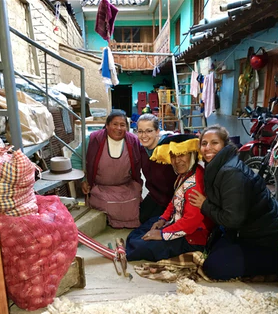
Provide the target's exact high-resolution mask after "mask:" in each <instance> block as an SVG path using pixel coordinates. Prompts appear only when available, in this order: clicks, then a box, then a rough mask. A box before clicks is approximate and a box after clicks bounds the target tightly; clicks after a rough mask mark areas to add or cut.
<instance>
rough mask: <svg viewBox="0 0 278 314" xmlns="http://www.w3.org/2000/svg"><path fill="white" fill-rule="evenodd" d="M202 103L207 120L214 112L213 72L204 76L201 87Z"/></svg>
mask: <svg viewBox="0 0 278 314" xmlns="http://www.w3.org/2000/svg"><path fill="white" fill-rule="evenodd" d="M202 97H203V102H204V104H205V107H204V113H205V117H206V118H208V117H209V116H210V115H211V114H212V112H213V111H214V110H215V84H214V72H212V73H210V74H208V75H206V76H205V79H204V87H203V94H202Z"/></svg>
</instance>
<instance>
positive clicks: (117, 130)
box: [106, 116, 127, 141]
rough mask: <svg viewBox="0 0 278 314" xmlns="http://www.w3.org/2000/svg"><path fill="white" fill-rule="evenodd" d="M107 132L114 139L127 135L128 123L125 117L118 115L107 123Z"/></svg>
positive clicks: (120, 138) (117, 139)
mask: <svg viewBox="0 0 278 314" xmlns="http://www.w3.org/2000/svg"><path fill="white" fill-rule="evenodd" d="M106 130H107V134H108V135H109V136H110V137H111V138H112V139H113V140H114V141H120V140H122V139H123V138H124V137H125V133H126V130H127V124H126V121H125V118H124V117H120V116H117V117H115V118H113V119H112V120H111V121H110V122H109V124H108V125H106Z"/></svg>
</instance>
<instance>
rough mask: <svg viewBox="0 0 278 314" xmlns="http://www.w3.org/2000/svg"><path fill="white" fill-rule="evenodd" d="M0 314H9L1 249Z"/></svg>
mask: <svg viewBox="0 0 278 314" xmlns="http://www.w3.org/2000/svg"><path fill="white" fill-rule="evenodd" d="M0 313H1V314H9V309H8V300H7V294H6V287H5V278H4V272H3V264H2V255H1V249H0Z"/></svg>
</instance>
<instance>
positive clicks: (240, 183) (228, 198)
mask: <svg viewBox="0 0 278 314" xmlns="http://www.w3.org/2000/svg"><path fill="white" fill-rule="evenodd" d="M205 192H206V195H207V199H206V200H205V202H204V203H203V205H202V209H201V211H202V213H203V214H204V215H206V216H208V217H210V218H211V219H212V220H213V221H214V222H215V223H217V224H218V225H221V226H223V227H224V229H225V231H226V233H227V235H228V236H229V237H231V238H233V239H234V240H235V241H243V242H245V243H247V244H250V245H251V244H253V245H260V246H265V247H273V248H275V247H276V248H278V202H277V201H276V200H275V199H273V198H271V195H270V191H269V190H268V189H267V188H266V185H265V182H264V180H263V179H262V178H261V177H260V176H259V175H256V174H254V172H253V171H252V170H251V169H250V168H249V167H248V166H246V165H245V164H244V163H243V162H242V161H241V160H239V158H238V156H237V152H236V148H234V147H233V146H230V145H228V146H226V147H224V148H223V149H222V150H221V151H220V152H219V153H218V154H217V155H216V156H215V157H214V158H213V160H212V161H211V162H210V163H209V164H207V165H206V168H205Z"/></svg>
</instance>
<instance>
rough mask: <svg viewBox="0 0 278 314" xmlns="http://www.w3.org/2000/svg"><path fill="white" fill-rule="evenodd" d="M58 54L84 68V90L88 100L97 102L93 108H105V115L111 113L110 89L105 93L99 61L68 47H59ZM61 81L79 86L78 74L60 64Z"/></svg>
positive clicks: (92, 56) (97, 58) (95, 57)
mask: <svg viewBox="0 0 278 314" xmlns="http://www.w3.org/2000/svg"><path fill="white" fill-rule="evenodd" d="M60 54H61V56H62V57H63V58H66V59H67V60H70V61H72V62H74V63H75V64H78V65H80V66H82V67H84V68H85V90H86V92H87V94H88V96H89V97H90V98H93V99H96V100H98V101H99V102H98V103H95V104H94V105H93V107H94V108H106V109H107V113H110V111H111V101H110V99H111V97H110V89H109V92H108V93H107V92H106V88H105V85H104V83H103V82H102V77H101V75H100V73H99V66H100V64H101V59H100V58H99V57H97V56H94V55H92V54H89V53H85V52H81V51H78V50H76V49H72V48H70V47H67V46H64V45H60ZM60 67H61V80H62V81H63V83H65V84H69V83H71V81H72V82H73V83H74V85H75V86H80V72H79V71H78V70H76V69H73V68H71V67H69V66H68V65H66V64H64V63H61V66H60Z"/></svg>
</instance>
